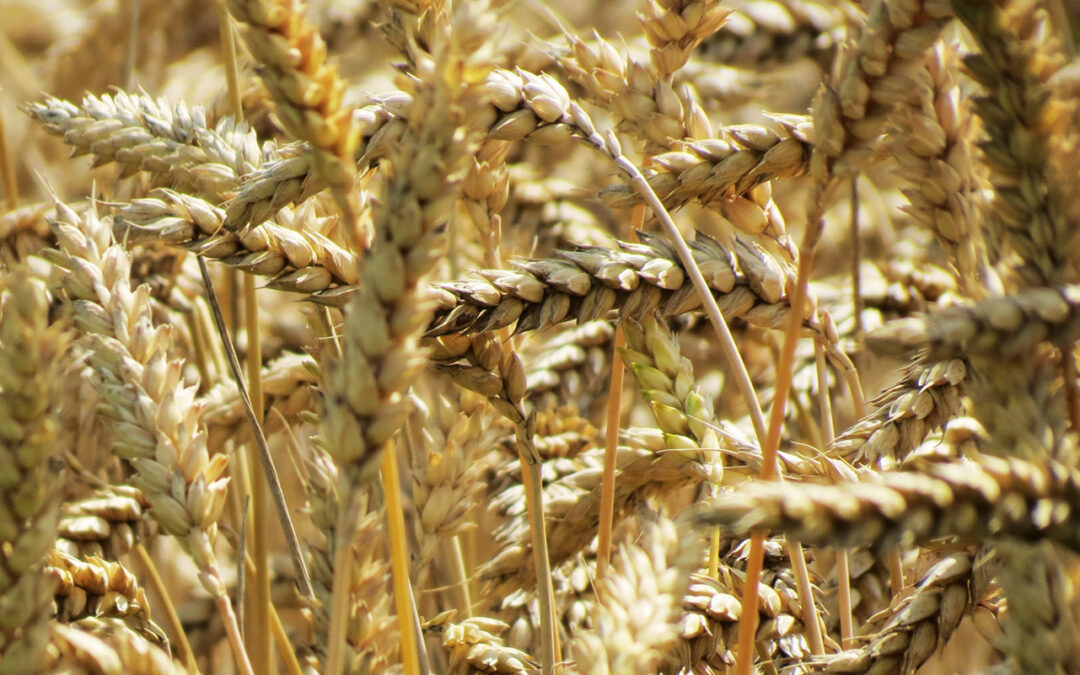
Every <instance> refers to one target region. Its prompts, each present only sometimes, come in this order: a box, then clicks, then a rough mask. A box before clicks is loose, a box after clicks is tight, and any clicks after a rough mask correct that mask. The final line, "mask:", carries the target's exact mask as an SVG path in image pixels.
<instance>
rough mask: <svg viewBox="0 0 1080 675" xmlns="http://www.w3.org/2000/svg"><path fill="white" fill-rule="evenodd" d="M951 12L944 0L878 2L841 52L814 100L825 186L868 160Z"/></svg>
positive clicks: (817, 159) (818, 172) (817, 172)
mask: <svg viewBox="0 0 1080 675" xmlns="http://www.w3.org/2000/svg"><path fill="white" fill-rule="evenodd" d="M951 16H952V7H951V6H950V5H949V3H948V2H945V1H944V0H926V1H915V2H908V1H907V0H879V2H876V3H875V4H874V6H873V8H872V9H871V10H870V12H869V14H868V15H867V18H866V25H865V26H864V27H863V30H862V33H861V35H860V36H859V38H858V41H857V42H856V43H855V44H854V45H852V46H851V47H849V48H847V49H844V50H841V51H840V53H838V54H837V57H836V60H835V61H834V63H833V69H832V76H831V78H830V79H829V81H828V86H827V87H826V88H823V89H822V90H821V91H820V92H819V94H818V96H817V98H816V99H815V101H814V105H813V117H814V143H815V146H814V150H815V153H814V160H813V162H814V165H813V167H812V175H813V176H814V178H815V181H817V182H818V183H819V184H820V188H824V187H825V185H826V183H828V182H829V181H831V180H832V179H833V178H834V177H842V176H846V175H850V174H851V173H854V172H856V171H858V170H860V169H861V168H862V167H863V166H865V165H866V164H868V163H869V161H870V160H871V158H872V152H873V145H874V144H875V143H876V141H877V140H878V139H879V138H880V137H881V136H882V134H884V133H885V132H886V131H887V125H888V121H889V119H890V116H891V113H893V112H894V111H895V109H896V107H897V106H900V105H904V104H906V103H907V102H908V101H910V100H911V97H912V96H913V95H914V93H915V92H914V91H913V90H912V89H911V87H910V86H909V85H908V84H907V82H906V77H905V76H906V73H907V71H908V70H909V69H911V68H918V67H919V66H920V65H921V64H922V62H923V60H924V59H925V56H926V54H928V52H929V50H930V48H931V46H932V45H933V44H934V42H935V41H936V40H937V38H938V35H939V34H940V32H941V29H942V27H943V26H944V24H945V22H946V20H947V19H948V18H950V17H951ZM820 188H819V189H820ZM815 208H819V207H815ZM816 220H817V218H813V219H811V222H814V221H816Z"/></svg>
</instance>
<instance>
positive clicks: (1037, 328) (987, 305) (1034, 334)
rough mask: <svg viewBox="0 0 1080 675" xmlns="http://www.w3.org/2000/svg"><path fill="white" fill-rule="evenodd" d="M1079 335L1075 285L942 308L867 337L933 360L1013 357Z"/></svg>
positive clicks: (877, 343) (1079, 292)
mask: <svg viewBox="0 0 1080 675" xmlns="http://www.w3.org/2000/svg"><path fill="white" fill-rule="evenodd" d="M1078 335H1080V286H1075V285H1068V286H1059V287H1056V288H1033V289H1029V290H1025V291H1021V292H1020V293H1017V294H1016V295H1011V296H1004V297H993V298H987V299H985V300H980V301H978V302H973V303H967V304H964V305H956V306H953V307H946V308H945V309H942V310H939V311H937V312H934V313H933V314H930V315H927V316H923V317H910V318H905V319H898V320H896V321H892V322H890V323H888V324H886V325H885V326H883V327H882V328H880V329H878V330H877V331H874V333H873V334H871V335H869V336H867V343H868V344H869V345H871V346H872V347H874V348H875V349H880V350H882V351H889V352H904V351H912V350H915V349H924V350H926V352H927V353H928V354H929V355H931V356H932V357H940V358H951V357H957V356H961V357H962V356H971V357H989V358H994V357H997V358H1005V359H1014V358H1017V357H1020V356H1021V355H1024V354H1031V353H1032V352H1034V351H1035V348H1036V347H1037V346H1038V345H1039V344H1040V343H1043V342H1049V343H1052V344H1055V345H1067V344H1071V343H1072V342H1073V341H1074V340H1075V339H1076V337H1077V336H1078Z"/></svg>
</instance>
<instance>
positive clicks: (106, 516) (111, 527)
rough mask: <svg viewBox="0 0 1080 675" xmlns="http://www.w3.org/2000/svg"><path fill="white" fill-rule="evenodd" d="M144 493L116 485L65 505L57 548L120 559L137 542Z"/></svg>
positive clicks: (65, 551)
mask: <svg viewBox="0 0 1080 675" xmlns="http://www.w3.org/2000/svg"><path fill="white" fill-rule="evenodd" d="M141 499H142V494H141V493H140V492H139V491H138V490H136V489H135V488H132V487H125V486H113V487H111V488H109V489H107V490H101V491H99V492H98V493H96V494H94V495H93V496H91V497H88V498H87V499H81V500H79V501H77V502H73V503H72V502H69V503H67V504H65V505H64V508H63V511H62V513H61V515H60V523H59V525H58V526H57V531H56V537H57V539H56V550H57V551H59V552H61V553H65V554H67V555H70V556H74V557H76V558H83V557H88V556H97V557H100V558H104V559H106V560H119V559H120V556H122V555H124V554H126V553H127V552H128V551H130V550H131V549H132V547H133V546H135V542H136V538H137V536H138V530H139V527H140V521H141V520H142V515H143V504H142V502H141V501H140V500H141Z"/></svg>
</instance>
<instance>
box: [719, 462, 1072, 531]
mask: <svg viewBox="0 0 1080 675" xmlns="http://www.w3.org/2000/svg"><path fill="white" fill-rule="evenodd" d="M1078 489H1080V472H1077V471H1076V470H1075V469H1072V468H1071V467H1068V466H1065V465H1062V464H1060V463H1058V462H1055V461H1053V460H1049V459H1047V460H1044V461H1025V460H1020V459H1005V458H1000V457H993V456H986V455H982V456H975V457H973V458H967V459H957V460H954V461H950V462H940V463H938V462H932V463H928V464H927V465H926V466H925V467H923V468H922V471H914V470H911V471H895V472H881V473H869V474H863V475H862V476H861V480H860V481H859V482H845V483H838V484H836V485H815V484H810V483H802V484H791V485H788V486H786V487H785V489H784V490H783V491H777V490H775V489H774V488H771V487H770V486H768V485H764V484H753V483H752V484H746V485H745V486H739V487H738V488H737V489H736V490H734V491H733V492H732V493H731V494H730V495H727V496H722V497H720V498H718V499H717V500H716V501H715V502H714V503H712V504H711V505H709V506H708V507H707V508H705V509H704V510H703V511H702V513H701V516H700V518H701V520H702V521H703V522H706V523H709V524H722V525H725V526H729V527H731V528H733V530H734V531H736V532H747V531H750V530H751V529H756V528H766V529H770V530H773V531H779V532H784V533H786V534H787V536H788V537H790V538H793V539H796V540H799V541H803V542H806V543H810V544H823V545H835V546H841V547H852V546H870V547H874V548H877V549H879V550H885V549H887V548H889V547H891V546H896V545H897V544H899V545H910V544H914V543H924V542H927V541H930V540H933V539H937V538H941V537H957V538H959V539H961V540H962V541H979V540H981V539H984V538H989V539H1019V540H1028V541H1031V540H1039V539H1042V540H1050V541H1056V542H1059V543H1061V544H1062V545H1063V546H1067V547H1071V548H1073V549H1077V548H1080V543H1078V542H1080V537H1078V536H1077V532H1078V527H1080V519H1078V518H1077V515H1076V514H1077V511H1078V509H1077V502H1078V499H1080V494H1078Z"/></svg>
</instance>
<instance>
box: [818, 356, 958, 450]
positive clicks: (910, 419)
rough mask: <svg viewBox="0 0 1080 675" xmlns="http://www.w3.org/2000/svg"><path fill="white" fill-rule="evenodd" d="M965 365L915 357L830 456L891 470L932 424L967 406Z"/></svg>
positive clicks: (839, 438)
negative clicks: (872, 410)
mask: <svg viewBox="0 0 1080 675" xmlns="http://www.w3.org/2000/svg"><path fill="white" fill-rule="evenodd" d="M967 376H968V366H967V364H966V363H965V362H964V361H963V360H962V359H946V360H943V361H939V362H923V361H919V362H916V363H913V364H911V365H910V366H907V367H906V368H905V369H904V371H903V377H902V379H901V380H900V381H899V382H897V383H896V384H893V385H892V386H890V387H889V388H887V389H886V390H885V391H883V392H882V393H881V394H880V395H879V396H878V397H877V398H875V399H874V400H872V401H871V403H872V404H873V405H876V406H878V408H877V410H875V411H874V412H872V413H870V414H869V415H868V416H866V417H864V418H863V419H861V420H859V421H858V422H856V423H855V424H853V425H852V426H851V427H849V428H848V429H846V430H844V431H842V432H841V433H840V434H839V435H838V436H837V438H836V440H835V441H833V444H832V446H831V448H830V450H829V451H830V454H835V455H836V456H837V457H840V458H843V459H846V460H848V461H850V462H851V463H853V464H855V465H857V466H868V467H872V468H874V469H882V470H889V469H895V468H896V467H898V466H899V465H900V464H902V463H903V462H904V460H905V458H906V457H907V456H908V454H909V453H911V451H913V450H914V449H915V448H917V447H918V446H919V444H921V443H922V442H923V440H924V439H925V438H926V436H927V435H928V434H929V433H930V432H932V431H933V430H934V429H935V428H936V427H939V426H940V425H942V424H943V423H945V422H947V421H949V420H951V419H954V418H956V417H957V416H959V415H960V414H962V413H963V412H964V410H965V404H964V400H963V387H962V385H963V384H964V382H965V381H966V379H967Z"/></svg>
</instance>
